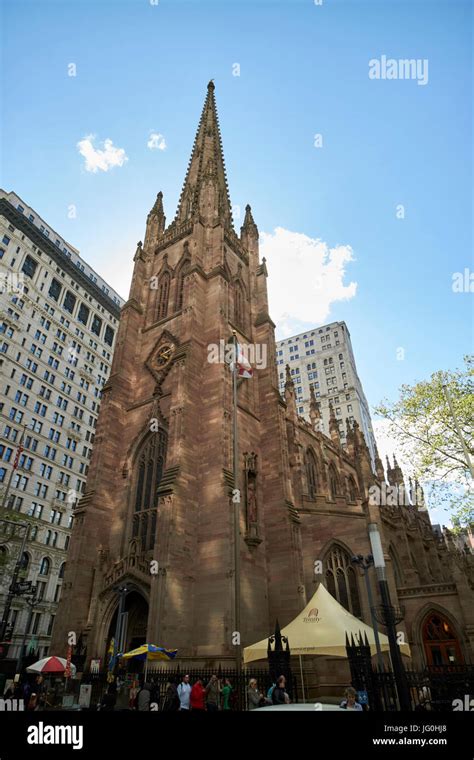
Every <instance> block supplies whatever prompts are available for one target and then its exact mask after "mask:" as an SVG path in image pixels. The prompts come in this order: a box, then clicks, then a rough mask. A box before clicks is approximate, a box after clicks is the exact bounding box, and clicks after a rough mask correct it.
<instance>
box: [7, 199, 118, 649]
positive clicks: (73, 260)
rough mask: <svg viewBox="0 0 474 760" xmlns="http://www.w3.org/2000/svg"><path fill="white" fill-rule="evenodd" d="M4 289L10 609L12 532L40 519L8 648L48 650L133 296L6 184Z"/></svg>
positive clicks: (32, 536) (12, 615)
mask: <svg viewBox="0 0 474 760" xmlns="http://www.w3.org/2000/svg"><path fill="white" fill-rule="evenodd" d="M0 291H1V292H0V392H1V397H0V503H2V505H4V507H5V508H4V509H2V513H1V517H2V520H3V522H2V523H1V524H0V543H1V546H0V609H1V608H3V607H4V604H5V601H6V596H7V593H8V588H9V586H10V582H11V572H12V568H13V566H14V564H15V559H16V557H17V556H18V553H19V549H20V544H19V537H17V538H13V539H9V533H8V526H10V528H12V527H13V526H12V523H19V522H22V523H23V522H27V523H28V524H29V526H30V529H29V537H28V541H27V544H26V547H25V552H24V557H23V560H24V561H23V568H22V570H21V573H20V579H21V580H22V581H26V580H30V581H32V583H33V584H34V585H36V588H37V594H36V597H37V602H36V604H35V605H34V606H33V607H32V606H31V605H28V604H27V598H29V597H26V596H21V595H20V596H18V595H15V596H14V598H13V600H12V604H11V612H10V616H9V623H10V625H9V628H10V630H11V628H13V633H12V636H11V644H10V646H8V647H5V646H4V647H3V653H4V654H7V655H8V656H9V657H13V658H16V657H18V654H19V651H20V647H21V645H22V641H23V637H24V634H25V632H26V634H27V636H26V641H25V643H26V646H27V647H29V646H30V645H31V647H32V648H34V650H35V651H36V652H37V653H38V655H39V656H41V657H43V656H45V655H46V654H47V652H48V648H49V643H50V634H51V631H52V626H53V621H54V615H55V611H56V607H57V604H58V601H59V598H60V596H61V586H62V582H63V577H64V569H65V558H66V551H67V548H68V544H69V537H70V533H71V526H72V521H73V511H74V508H75V505H76V504H77V503H78V501H79V499H80V497H81V495H82V493H83V491H84V486H85V482H86V477H87V472H88V468H89V460H90V456H91V452H92V446H93V443H94V434H95V426H96V421H97V414H98V411H99V405H100V396H101V389H102V386H103V385H104V384H105V383H106V381H107V380H108V375H109V369H110V365H111V360H112V354H113V350H114V345H115V335H116V332H117V326H118V320H119V316H120V307H121V305H122V303H123V301H122V299H121V298H120V296H119V295H118V294H117V293H116V292H115V291H114V290H113V289H112V288H111V287H110V286H109V285H108V284H107V283H106V282H105V281H104V280H103V279H102V278H101V277H100V276H99V275H98V274H97V273H96V272H95V271H94V270H93V269H92V268H91V267H90V266H89V265H88V264H87V263H86V262H85V261H84V260H83V259H82V258H81V257H80V255H79V253H78V251H77V250H76V249H75V248H73V247H72V246H71V245H70V244H69V243H67V242H66V241H65V240H64V239H63V238H62V237H61V236H60V235H59V234H58V233H56V232H55V231H54V230H53V229H52V228H51V227H50V226H49V225H48V224H46V222H45V221H44V220H43V219H41V217H40V216H39V215H38V214H37V213H36V211H34V209H32V208H30V207H28V206H27V205H26V203H24V202H23V201H22V200H21V198H19V197H18V196H17V195H16V194H15V193H12V192H10V193H7V192H4V191H0ZM5 520H9V521H10V522H9V523H5V522H4V521H5ZM16 533H17V534H18V533H19V531H18V530H16ZM7 539H8V540H7Z"/></svg>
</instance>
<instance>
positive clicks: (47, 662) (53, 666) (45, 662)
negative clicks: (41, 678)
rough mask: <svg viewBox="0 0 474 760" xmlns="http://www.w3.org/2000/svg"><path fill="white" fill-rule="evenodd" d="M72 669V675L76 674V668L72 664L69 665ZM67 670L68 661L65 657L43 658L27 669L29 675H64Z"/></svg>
mask: <svg viewBox="0 0 474 760" xmlns="http://www.w3.org/2000/svg"><path fill="white" fill-rule="evenodd" d="M69 667H70V668H71V674H72V675H74V674H75V672H76V666H75V665H73V664H72V663H70V664H69ZM66 668H67V660H66V659H65V658H64V657H54V656H52V657H43V659H42V660H38V662H34V663H33V665H30V667H29V668H27V669H26V672H27V673H63V674H64V671H65V670H66Z"/></svg>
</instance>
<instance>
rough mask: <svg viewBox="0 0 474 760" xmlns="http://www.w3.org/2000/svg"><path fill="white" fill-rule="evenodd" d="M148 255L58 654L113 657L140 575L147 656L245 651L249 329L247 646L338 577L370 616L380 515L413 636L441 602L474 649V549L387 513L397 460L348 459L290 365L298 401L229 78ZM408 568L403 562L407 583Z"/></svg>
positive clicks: (107, 417) (77, 548)
mask: <svg viewBox="0 0 474 760" xmlns="http://www.w3.org/2000/svg"><path fill="white" fill-rule="evenodd" d="M134 261H135V266H134V273H133V279H132V283H131V288H130V297H129V299H128V301H127V302H126V304H125V305H124V307H123V309H122V315H121V321H120V327H119V332H118V336H117V346H116V350H115V354H114V359H113V366H112V371H111V375H110V379H109V382H108V383H107V385H106V386H105V388H104V392H103V400H102V406H101V412H100V417H99V421H98V426H97V434H96V439H95V446H94V450H93V455H92V460H91V466H90V472H89V478H88V481H87V488H86V494H85V496H84V498H83V499H82V501H81V502H80V504H79V507H78V508H77V510H76V518H75V524H74V529H73V535H72V540H71V547H70V553H69V558H68V563H67V569H66V577H65V580H64V584H63V597H62V601H61V605H60V610H59V614H58V616H57V619H56V623H55V628H54V632H53V636H54V643H55V646H56V649H57V650H58V651H60V650H61V649H64V646H65V641H66V635H67V632H69V631H76V632H77V635H79V634H82V637H83V641H84V642H86V643H87V656H88V658H91V657H105V653H106V651H107V646H108V643H109V641H110V637H111V635H113V632H114V626H115V622H114V621H115V618H114V615H116V611H117V605H118V595H117V587H118V586H119V585H121V584H122V585H123V584H127V586H128V587H129V588H131V589H134V591H133V593H130V594H129V596H128V597H127V599H128V602H127V603H126V604H127V605H128V606H126V609H127V610H128V629H127V637H126V646H127V647H129V646H133V645H138V644H139V643H142V642H143V641H145V640H146V641H148V642H152V643H157V644H159V645H162V646H166V647H173V648H174V647H176V648H178V649H179V654H180V657H181V658H183V659H184V660H185V661H188V662H189V663H190V664H191V662H193V663H195V664H198V663H199V664H203V665H204V664H206V665H207V664H211V663H212V665H217V664H218V663H219V662H221V663H224V662H226V661H229V660H233V659H234V658H235V647H234V646H233V642H232V633H233V632H234V630H235V619H234V597H233V594H234V557H233V552H234V545H233V535H234V531H233V503H232V489H233V488H234V485H235V484H234V480H233V474H232V473H233V459H232V448H233V438H232V411H233V410H232V376H231V372H230V371H229V368H228V366H227V365H226V363H225V362H211V361H209V346H211V345H215V344H217V345H218V344H219V342H220V341H221V340H222V341H225V342H226V341H228V339H229V337H230V336H231V335H232V331H233V330H235V331H236V334H237V337H238V339H239V341H240V342H241V343H245V344H248V345H250V344H260V345H265V346H266V348H267V357H268V360H267V363H266V366H264V367H261V368H260V369H258V370H257V371H256V372H255V373H254V376H253V377H252V378H251V379H245V380H241V381H240V382H239V388H238V428H239V479H240V483H239V485H240V488H241V491H242V496H243V498H242V506H241V513H240V564H241V584H240V588H241V636H242V644H243V645H244V646H245V645H247V644H250V643H252V642H254V641H257V640H259V639H261V638H263V637H264V636H266V635H268V634H269V632H270V631H272V630H273V628H274V624H275V619H276V618H278V620H279V622H280V624H281V625H282V626H284V625H285V624H286V623H288V622H289V621H290V620H291V619H292V618H293V617H294V616H296V614H297V613H299V612H300V611H301V609H302V608H303V607H304V606H305V604H306V603H307V601H308V600H309V598H310V597H311V595H312V594H313V592H314V590H315V588H316V583H317V582H319V581H321V580H322V581H323V582H325V583H327V584H328V585H329V588H330V589H331V583H332V580H331V578H335V581H334V582H335V583H336V585H337V589H335V590H334V593H336V595H337V596H338V598H340V599H341V601H343V602H344V603H345V604H346V606H349V608H350V609H352V611H353V612H354V613H357V614H359V615H361V616H362V617H363V618H364V619H365V620H366V621H367V622H370V614H369V610H368V603H367V599H366V597H365V590H364V586H363V580H362V581H361V579H360V578H359V577H358V576H357V574H356V572H355V571H354V569H353V567H351V566H350V558H351V556H352V555H353V554H359V553H360V554H364V555H366V554H369V553H370V543H369V539H368V523H369V522H377V523H378V524H379V526H380V530H381V532H382V535H383V540H384V545H385V548H386V553H387V562H388V565H389V568H388V572H389V578H390V583H391V589H392V594H393V601H394V603H395V604H399V603H401V602H402V601H403V603H404V604H405V605H406V610H407V616H406V633H407V636H408V639H409V641H410V642H413V643H414V644H415V645H416V644H417V636H419V630H420V626H421V625H422V622H423V621H422V619H421V617H420V615H421V614H422V611H423V610H431V609H435V610H437V609H440V608H441V609H443V610H444V612H445V614H446V615H448V616H449V617H450V619H451V620H452V621H453V625H454V626H455V628H456V631H457V633H458V636H459V638H460V640H461V641H462V648H463V656H464V658H466V659H467V658H468V657H472V648H473V641H474V613H473V605H472V585H473V565H472V556H471V555H469V556H467V555H463V556H462V557H461V556H460V555H459V553H456V552H454V551H450V550H449V549H448V548H446V547H444V548H443V549H442V550H441V549H440V546H439V542H438V543H437V542H436V541H435V539H434V537H433V536H432V535H431V532H430V526H429V521H428V519H427V517H426V516H425V515H424V514H421V513H420V512H419V510H417V509H415V508H413V507H403V508H396V510H395V512H393V510H392V511H391V509H388V508H387V509H386V508H385V507H378V506H376V505H371V504H370V499H369V488H370V487H371V486H372V485H373V484H374V482H375V481H376V480H377V478H378V479H379V480H384V471H383V467H382V464H381V462H380V460H379V459H377V476H375V475H374V473H373V471H372V467H371V460H370V455H369V452H368V449H367V446H366V444H365V441H364V437H363V435H362V433H361V431H360V429H359V427H358V425H357V423H355V424H354V426H353V427H351V426H349V429H348V431H347V443H346V446H345V448H342V446H341V443H340V438H339V434H338V425H337V421H336V419H335V417H334V416H332V417H331V421H330V425H329V427H330V431H329V433H330V435H329V436H326V435H324V434H323V433H322V432H319V425H318V416H319V412H318V408H317V404H316V401H315V399H314V397H313V399H312V403H311V413H310V417H311V422H308V421H306V420H304V419H303V418H301V417H299V416H298V414H297V407H296V401H295V390H294V386H293V382H292V380H291V376H290V375H289V374H287V381H286V386H285V395H284V398H282V397H281V396H280V393H279V384H278V373H277V367H276V364H275V338H274V324H273V322H272V320H271V318H270V316H269V313H268V301H267V285H266V279H267V276H268V273H267V268H266V263H265V261H264V260H263V261H260V259H259V252H258V230H257V227H256V225H255V222H254V220H253V217H252V212H251V209H250V207H249V206H247V208H246V215H245V220H244V224H243V226H242V228H241V232H240V236H238V235H237V234H236V232H235V231H234V228H233V224H232V215H231V206H230V202H229V196H228V191H227V184H226V177H225V169H224V160H223V154H222V146H221V139H220V133H219V126H218V120H217V113H216V107H215V99H214V85H213V84H212V83H210V84H209V85H208V92H207V97H206V101H205V104H204V109H203V112H202V116H201V120H200V123H199V127H198V131H197V135H196V139H195V142H194V146H193V151H192V156H191V160H190V163H189V166H188V171H187V174H186V178H185V181H184V186H183V190H182V194H181V197H180V201H179V205H178V211H177V214H176V217H175V219H174V221H173V222H172V223H171V224H170V225H169V226H168V227H167V226H166V220H165V216H164V211H163V201H162V194H161V193H159V194H158V196H157V199H156V203H155V205H154V206H153V208H152V210H151V212H150V214H149V215H148V219H147V225H146V235H145V241H144V244H143V245H142V244H141V243H139V244H138V246H137V250H136V254H135V260H134ZM389 474H390V477H391V478H392V476H393V472H392V471H390V473H389ZM392 479H393V478H392ZM397 510H398V511H397ZM392 512H393V513H392ZM405 512H406V515H405ZM401 515H402V516H401ZM395 553H396V554H395ZM395 556H396V557H398V559H397V560H392V557H395ZM425 556H426V560H424V559H423V557H425ZM318 559H320V560H322V561H323V575H322V576H321V575H319V576H316V575H315V573H314V562H315V560H318ZM412 559H413V561H415V560H416V568H415V567H414V566H413V565H412ZM153 560H155V561H156V562H157V563H158V572H150V568H151V567H152V565H151V564H150V563H151V562H153ZM393 561H398V562H399V564H400V567H403V578H402V579H401V580H400V584H399V587H398V588H397V582H398V581H396V580H395V573H394V571H393V567H392V563H393ZM348 562H349V564H348ZM338 564H339V565H340V567H338ZM156 569H157V568H156V566H155V570H156ZM338 569H339V570H341V572H342V574H341V572H340V573H339V574H338ZM331 573H333V575H331ZM430 573H432V574H431V575H430ZM336 576H337V577H336ZM397 592H398V596H397ZM346 597H347V598H346ZM359 607H360V609H359ZM401 628H402V629H403V625H402V626H401ZM415 628H416V630H415ZM290 646H291V642H290ZM421 649H422V647H421V644H420V645H419V646H418V650H416V646H415V650H416V652H417V655H416V656H419V657H420V658H422V656H423V655H422V652H421ZM325 660H327V658H325ZM344 662H345V661H342V665H341V661H339V663H338V664H337V666H336V665H334V666H333V665H332V664H331V662H330V661H328V664H327V665H326V666H324V665H323V666H322V669H321V672H322V673H323V672H324V667H326V676H324V677H323V682H324V679H325V678H326V681H327V682H328V683H329V682H330V681H331V679H332V680H333V681H335V682H337V683H339V682H344V679H347V673H346V672H345V671H344V667H345V665H344ZM341 667H342V671H341ZM336 671H337V672H336ZM337 673H339V675H338V674H337ZM341 673H342V674H341ZM327 674H329V675H327ZM331 674H332V675H331ZM321 688H323V687H322V686H321Z"/></svg>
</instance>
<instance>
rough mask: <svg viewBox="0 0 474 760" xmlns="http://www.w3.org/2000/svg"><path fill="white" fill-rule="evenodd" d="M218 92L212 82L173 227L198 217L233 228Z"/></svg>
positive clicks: (209, 86) (209, 85) (208, 88)
mask: <svg viewBox="0 0 474 760" xmlns="http://www.w3.org/2000/svg"><path fill="white" fill-rule="evenodd" d="M214 89H215V88H214V82H213V81H212V80H211V81H210V82H209V84H208V85H207V96H206V100H205V102H204V108H203V109H202V114H201V118H200V120H199V125H198V129H197V133H196V137H195V140H194V145H193V150H192V153H191V158H190V161H189V165H188V170H187V172H186V177H185V180H184V184H183V189H182V191H181V195H180V199H179V203H178V210H177V212H176V217H175V220H174V222H173V225H172V226H175V225H177V224H181V223H182V222H185V221H186V220H188V219H194V218H197V217H200V218H201V220H202V221H203V222H204V223H212V224H215V223H216V221H220V222H221V223H222V224H223V225H224V226H225V227H232V226H233V225H232V211H231V206H230V199H229V192H228V188H227V177H226V173H225V164H224V155H223V151H222V140H221V134H220V129H219V119H218V116H217V108H216V101H215V97H214Z"/></svg>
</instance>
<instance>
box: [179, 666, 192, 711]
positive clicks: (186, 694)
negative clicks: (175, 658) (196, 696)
mask: <svg viewBox="0 0 474 760" xmlns="http://www.w3.org/2000/svg"><path fill="white" fill-rule="evenodd" d="M178 697H179V709H180V710H189V709H190V707H191V705H190V698H191V684H190V683H189V675H184V676H183V678H182V679H181V683H180V684H179V686H178Z"/></svg>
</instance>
